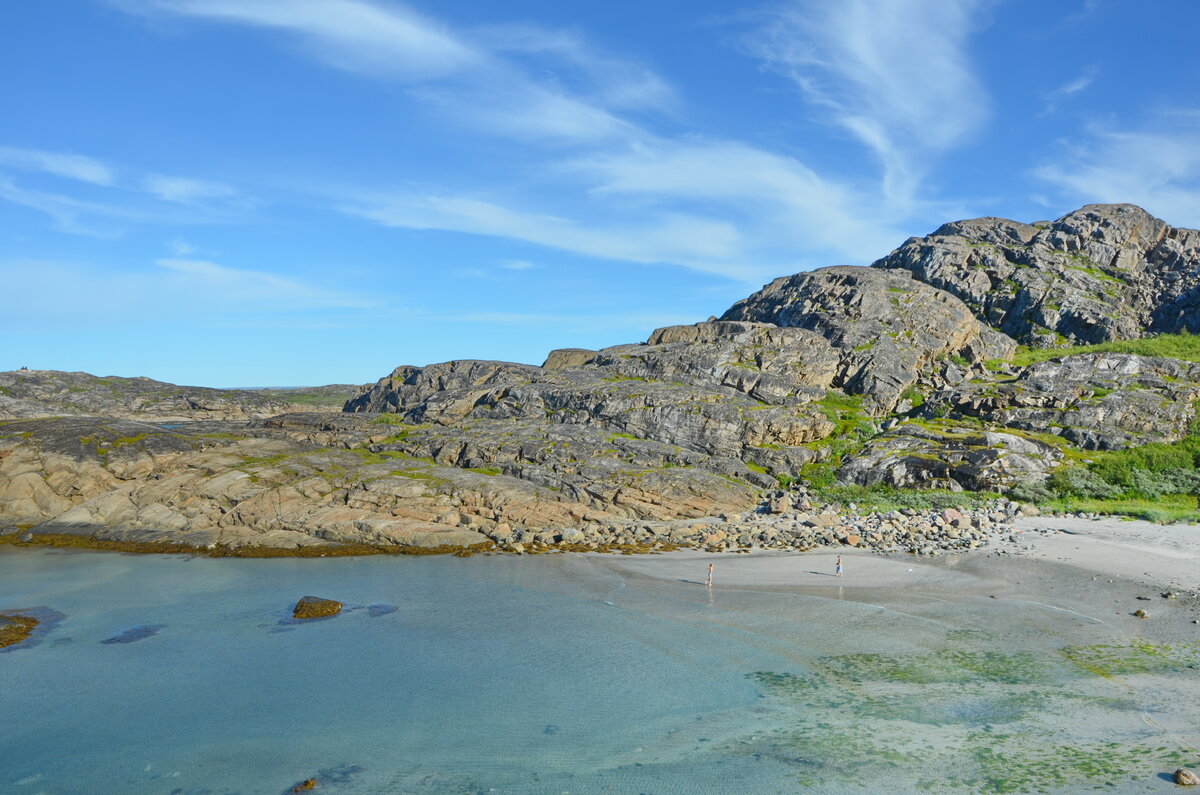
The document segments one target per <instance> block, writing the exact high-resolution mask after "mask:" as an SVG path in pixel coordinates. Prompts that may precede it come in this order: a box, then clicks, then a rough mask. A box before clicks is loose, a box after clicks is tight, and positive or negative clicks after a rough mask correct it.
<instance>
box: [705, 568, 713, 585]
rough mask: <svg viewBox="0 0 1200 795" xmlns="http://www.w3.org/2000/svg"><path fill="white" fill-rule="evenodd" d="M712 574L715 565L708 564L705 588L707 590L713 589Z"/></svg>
mask: <svg viewBox="0 0 1200 795" xmlns="http://www.w3.org/2000/svg"><path fill="white" fill-rule="evenodd" d="M712 574H713V564H711V563H710V564H708V579H707V580H705V581H704V586H705V587H706V588H711V587H712Z"/></svg>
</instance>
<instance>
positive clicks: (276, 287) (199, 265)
mask: <svg viewBox="0 0 1200 795" xmlns="http://www.w3.org/2000/svg"><path fill="white" fill-rule="evenodd" d="M154 264H155V265H157V266H158V267H159V268H162V269H163V270H165V271H167V272H168V274H167V275H168V277H169V278H170V279H172V280H174V281H177V282H178V283H179V285H178V286H180V287H185V288H186V290H187V294H188V295H189V297H190V298H192V300H193V301H196V300H197V299H196V296H197V294H200V295H203V296H205V297H206V299H207V300H209V301H215V302H216V303H217V304H218V305H221V306H241V305H245V304H247V303H258V302H265V306H264V310H265V311H271V310H272V309H275V310H282V309H287V310H298V309H321V308H326V309H338V308H340V309H346V308H356V309H361V308H365V307H368V306H371V305H372V304H373V302H371V301H367V300H364V299H363V298H361V297H357V296H352V295H348V294H346V293H342V292H339V291H336V290H333V291H331V290H328V289H326V288H324V287H317V286H313V285H309V284H305V283H303V282H300V281H297V280H296V279H292V278H290V277H287V276H280V275H279V274H276V273H266V272H264V271H255V270H244V269H239V268H229V267H226V266H224V265H218V264H216V263H214V262H207V261H205V260H194V259H160V260H156V261H155V263H154Z"/></svg>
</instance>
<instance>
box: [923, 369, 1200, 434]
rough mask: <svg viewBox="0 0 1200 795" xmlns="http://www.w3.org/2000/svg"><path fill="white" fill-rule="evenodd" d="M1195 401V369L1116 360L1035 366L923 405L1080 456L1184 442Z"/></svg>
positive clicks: (1199, 394)
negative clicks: (1058, 444) (1057, 439)
mask: <svg viewBox="0 0 1200 795" xmlns="http://www.w3.org/2000/svg"><path fill="white" fill-rule="evenodd" d="M1197 400H1200V364H1192V363H1190V362H1181V361H1179V360H1178V359H1166V358H1161V357H1152V356H1134V355H1131V354H1123V353H1091V354H1080V355H1076V356H1067V357H1064V358H1062V359H1056V360H1053V361H1048V362H1040V363H1038V364H1034V365H1031V366H1030V367H1027V368H1025V369H1024V370H1023V371H1022V372H1021V373H1020V374H1019V375H1018V376H1017V377H1015V378H1011V379H995V380H980V381H974V382H969V383H963V384H959V385H958V386H956V387H954V388H952V389H947V390H945V391H943V392H940V393H937V394H935V395H933V396H932V397H931V398H930V402H929V404H928V410H930V411H932V412H933V413H936V414H939V415H943V416H950V417H976V418H980V419H983V420H986V421H987V422H989V423H992V424H995V425H1000V426H1007V427H1011V428H1019V429H1021V430H1026V431H1036V432H1040V433H1047V434H1054V435H1056V436H1061V437H1062V438H1063V439H1065V440H1067V441H1068V442H1070V443H1071V444H1074V445H1076V446H1078V447H1082V448H1083V449H1085V450H1117V449H1121V448H1124V447H1129V446H1131V445H1136V444H1146V443H1147V442H1175V441H1178V440H1180V439H1182V438H1183V437H1184V436H1185V435H1187V433H1188V430H1189V427H1190V425H1191V424H1192V423H1193V422H1194V421H1195V419H1196V401H1197Z"/></svg>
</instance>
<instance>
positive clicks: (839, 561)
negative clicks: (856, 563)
mask: <svg viewBox="0 0 1200 795" xmlns="http://www.w3.org/2000/svg"><path fill="white" fill-rule="evenodd" d="M833 576H834V577H841V576H842V556H841V555H838V559H837V565H836V566H834V567H833Z"/></svg>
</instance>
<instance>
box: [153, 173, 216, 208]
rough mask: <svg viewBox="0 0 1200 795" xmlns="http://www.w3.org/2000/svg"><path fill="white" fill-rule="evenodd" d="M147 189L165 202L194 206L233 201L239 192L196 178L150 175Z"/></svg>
mask: <svg viewBox="0 0 1200 795" xmlns="http://www.w3.org/2000/svg"><path fill="white" fill-rule="evenodd" d="M143 185H144V187H145V189H146V190H147V191H148V192H149V193H151V194H152V195H154V196H156V197H158V198H159V199H161V200H163V201H168V202H176V203H178V204H193V203H196V202H202V201H211V200H223V199H231V198H233V197H235V196H237V195H238V192H237V190H235V189H234V188H232V187H230V186H229V185H225V184H222V183H220V182H213V181H212V180H207V179H196V178H194V177H171V176H166V175H164V174H148V175H146V177H145V179H144V180H143Z"/></svg>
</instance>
